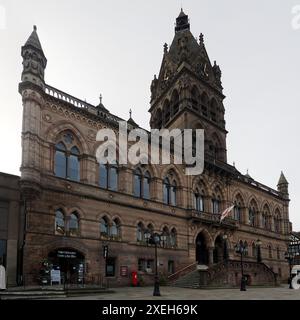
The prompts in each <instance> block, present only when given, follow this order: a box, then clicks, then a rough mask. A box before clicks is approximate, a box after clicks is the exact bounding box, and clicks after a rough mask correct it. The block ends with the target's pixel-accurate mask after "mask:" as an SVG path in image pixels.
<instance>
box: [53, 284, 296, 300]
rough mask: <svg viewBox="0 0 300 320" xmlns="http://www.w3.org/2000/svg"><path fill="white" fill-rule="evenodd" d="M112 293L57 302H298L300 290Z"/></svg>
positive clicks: (137, 290)
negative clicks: (157, 293) (155, 294)
mask: <svg viewBox="0 0 300 320" xmlns="http://www.w3.org/2000/svg"><path fill="white" fill-rule="evenodd" d="M112 290H114V293H101V294H95V295H84V296H77V297H67V298H57V300H300V290H293V289H289V288H288V285H286V286H281V287H275V288H249V287H248V288H247V291H240V290H239V289H209V290H206V289H186V288H177V287H164V286H162V287H161V288H160V293H161V296H160V297H153V295H152V294H153V287H138V288H134V287H122V288H112Z"/></svg>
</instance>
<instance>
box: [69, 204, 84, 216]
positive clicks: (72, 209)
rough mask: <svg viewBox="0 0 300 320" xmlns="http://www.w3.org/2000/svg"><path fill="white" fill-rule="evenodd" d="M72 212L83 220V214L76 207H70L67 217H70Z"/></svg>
mask: <svg viewBox="0 0 300 320" xmlns="http://www.w3.org/2000/svg"><path fill="white" fill-rule="evenodd" d="M73 212H77V213H78V215H79V217H78V218H79V219H82V218H85V212H84V211H83V210H82V209H81V208H79V207H77V206H73V207H70V208H69V209H68V211H67V215H71V214H72V213H73Z"/></svg>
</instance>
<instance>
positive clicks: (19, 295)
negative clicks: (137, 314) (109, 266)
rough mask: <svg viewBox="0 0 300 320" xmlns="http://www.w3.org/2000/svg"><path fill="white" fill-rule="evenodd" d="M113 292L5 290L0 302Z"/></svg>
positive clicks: (96, 289)
mask: <svg viewBox="0 0 300 320" xmlns="http://www.w3.org/2000/svg"><path fill="white" fill-rule="evenodd" d="M113 292H114V291H113V290H108V289H104V288H70V289H67V290H64V289H63V288H50V289H39V288H34V289H28V290H26V289H21V290H7V291H3V292H0V300H36V299H53V298H54V299H59V298H67V297H70V296H82V295H95V294H103V293H113Z"/></svg>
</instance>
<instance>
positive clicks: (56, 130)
mask: <svg viewBox="0 0 300 320" xmlns="http://www.w3.org/2000/svg"><path fill="white" fill-rule="evenodd" d="M67 130H70V131H71V132H72V133H73V134H74V136H75V138H76V139H77V140H78V142H79V144H80V146H79V147H80V148H81V152H82V153H84V154H91V150H90V148H89V146H88V144H87V142H86V140H85V138H84V135H83V134H82V132H81V131H80V130H79V129H78V128H77V127H76V126H75V125H74V124H73V123H70V122H68V121H66V120H62V121H58V122H56V123H55V124H53V125H51V126H50V127H49V128H48V129H47V131H46V132H45V137H46V140H47V141H49V142H51V143H53V144H55V143H56V138H57V136H58V135H59V134H60V133H62V132H63V131H67Z"/></svg>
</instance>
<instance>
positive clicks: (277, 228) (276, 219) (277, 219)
mask: <svg viewBox="0 0 300 320" xmlns="http://www.w3.org/2000/svg"><path fill="white" fill-rule="evenodd" d="M274 228H275V232H277V233H279V232H280V229H281V226H280V212H279V211H278V210H276V212H275V217H274Z"/></svg>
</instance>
